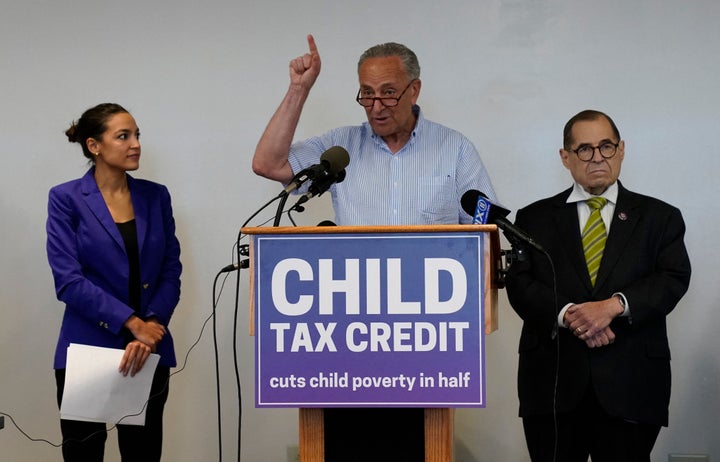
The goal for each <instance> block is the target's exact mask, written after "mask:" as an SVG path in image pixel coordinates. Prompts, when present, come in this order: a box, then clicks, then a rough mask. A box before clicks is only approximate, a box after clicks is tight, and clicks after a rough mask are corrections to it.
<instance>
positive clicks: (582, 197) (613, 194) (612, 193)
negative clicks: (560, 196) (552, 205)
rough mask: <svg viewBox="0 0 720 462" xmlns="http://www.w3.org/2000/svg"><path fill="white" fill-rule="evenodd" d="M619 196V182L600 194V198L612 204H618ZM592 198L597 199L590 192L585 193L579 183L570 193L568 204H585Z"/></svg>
mask: <svg viewBox="0 0 720 462" xmlns="http://www.w3.org/2000/svg"><path fill="white" fill-rule="evenodd" d="M617 196H618V183H617V181H616V182H615V183H613V184H611V185H610V186H609V187H608V188H607V189H606V190H605V192H604V193H602V194H600V196H599V197H604V198H605V199H607V200H608V202H610V203H611V204H617ZM591 197H595V196H593V195H592V194H590V193H589V192H587V191H585V190H584V189H583V187H582V186H580V184H578V183H577V182H576V183H575V184H574V185H573V190H572V192H570V195H569V196H568V198H567V201H566V202H567V203H568V204H571V203H573V202H584V201H586V200H588V199H590V198H591Z"/></svg>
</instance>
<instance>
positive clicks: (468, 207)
mask: <svg viewBox="0 0 720 462" xmlns="http://www.w3.org/2000/svg"><path fill="white" fill-rule="evenodd" d="M478 197H480V191H478V190H477V189H470V190H468V191H465V194H463V195H462V197H461V198H460V205H462V208H463V210H465V213H467V214H468V215H470V216H471V217H473V216H475V209H476V208H477V202H478Z"/></svg>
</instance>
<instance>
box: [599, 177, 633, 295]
mask: <svg viewBox="0 0 720 462" xmlns="http://www.w3.org/2000/svg"><path fill="white" fill-rule="evenodd" d="M618 187H619V190H618V201H617V204H616V205H615V213H614V215H613V218H612V222H611V224H610V233H609V234H608V239H607V242H606V243H605V251H604V252H603V258H602V261H601V262H600V269H599V270H598V277H597V281H596V283H595V287H600V286H602V284H603V283H604V282H605V280H606V279H607V278H608V277H609V275H610V274H612V272H613V268H615V266H616V265H617V264H618V261H619V260H620V257H621V256H622V254H623V251H624V250H625V248H626V247H627V245H628V244H629V242H630V237H631V236H632V233H633V230H634V229H635V227H636V226H637V224H638V222H639V220H640V207H639V205H640V204H639V202H638V200H637V196H636V195H635V194H633V193H632V192H630V191H628V190H627V189H625V188H623V186H622V185H621V184H618Z"/></svg>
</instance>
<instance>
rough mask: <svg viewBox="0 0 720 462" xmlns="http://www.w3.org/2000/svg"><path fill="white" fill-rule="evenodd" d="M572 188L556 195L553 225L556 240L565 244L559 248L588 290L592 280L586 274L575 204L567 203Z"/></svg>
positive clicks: (590, 289) (590, 288)
mask: <svg viewBox="0 0 720 462" xmlns="http://www.w3.org/2000/svg"><path fill="white" fill-rule="evenodd" d="M571 191H572V188H570V189H569V190H568V191H566V192H565V193H563V194H561V195H559V196H557V199H556V202H555V207H556V209H557V213H554V214H553V216H554V217H555V226H556V227H557V230H558V240H560V241H561V242H563V243H567V245H565V244H564V245H562V246H560V248H561V249H562V250H563V252H565V258H566V259H567V261H569V262H570V264H571V265H572V267H573V268H574V269H575V272H577V274H578V275H580V279H581V280H582V281H583V282H584V284H585V287H586V289H587V290H588V291H592V282H590V274H588V269H587V263H585V254H584V253H583V248H582V237H581V236H580V222H579V221H578V212H577V204H575V203H570V204H568V203H567V198H568V196H569V195H570V192H571Z"/></svg>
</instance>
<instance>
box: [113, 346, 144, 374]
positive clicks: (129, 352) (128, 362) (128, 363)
mask: <svg viewBox="0 0 720 462" xmlns="http://www.w3.org/2000/svg"><path fill="white" fill-rule="evenodd" d="M150 353H152V350H151V348H150V347H149V346H147V345H145V344H144V343H143V342H141V341H139V340H133V341H132V342H130V343H128V345H127V346H126V347H125V354H123V357H122V359H121V360H120V366H119V367H118V371H119V372H120V373H121V374H122V375H123V376H124V377H127V375H128V373H129V374H130V377H135V374H137V373H138V372H140V369H142V368H143V366H144V365H145V361H147V359H148V357H150Z"/></svg>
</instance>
